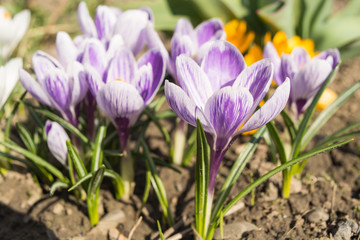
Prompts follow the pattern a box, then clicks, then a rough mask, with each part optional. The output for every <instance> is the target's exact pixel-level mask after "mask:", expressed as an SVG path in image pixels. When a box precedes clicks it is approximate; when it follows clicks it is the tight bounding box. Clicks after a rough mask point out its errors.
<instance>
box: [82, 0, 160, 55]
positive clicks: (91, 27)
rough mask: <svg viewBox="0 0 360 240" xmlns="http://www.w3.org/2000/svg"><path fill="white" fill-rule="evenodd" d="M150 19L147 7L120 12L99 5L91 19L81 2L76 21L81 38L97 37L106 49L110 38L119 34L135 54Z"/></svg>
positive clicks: (142, 44)
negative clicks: (81, 34)
mask: <svg viewBox="0 0 360 240" xmlns="http://www.w3.org/2000/svg"><path fill="white" fill-rule="evenodd" d="M152 20H153V16H152V13H151V11H150V10H149V9H145V8H144V9H131V10H127V11H124V12H121V10H120V9H118V8H114V7H108V6H104V5H99V6H98V7H97V9H96V13H95V21H93V20H92V18H91V16H90V14H89V10H88V8H87V6H86V3H85V2H81V3H80V4H79V7H78V22H79V25H80V29H81V31H82V33H83V36H82V37H80V38H81V39H82V38H97V39H99V40H100V41H101V42H102V43H103V44H104V46H105V48H106V49H107V48H108V46H109V43H110V41H111V39H112V38H113V37H114V36H116V35H119V36H120V37H121V38H122V40H123V42H124V44H125V45H126V46H127V47H128V48H130V49H131V51H132V52H133V53H134V54H135V55H137V54H138V53H139V52H140V51H141V50H142V49H143V47H144V46H145V38H144V36H143V34H144V29H145V28H146V27H147V25H148V23H149V22H152ZM77 41H79V38H78V39H77ZM80 41H81V40H80Z"/></svg>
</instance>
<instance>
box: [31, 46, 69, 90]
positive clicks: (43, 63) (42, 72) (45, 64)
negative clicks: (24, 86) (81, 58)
mask: <svg viewBox="0 0 360 240" xmlns="http://www.w3.org/2000/svg"><path fill="white" fill-rule="evenodd" d="M32 63H33V67H34V72H35V75H36V78H37V80H38V81H39V83H40V85H41V86H42V87H44V79H45V77H46V76H47V75H48V74H49V73H50V72H52V71H53V70H54V69H55V68H60V69H63V67H62V65H61V64H60V63H59V62H58V60H56V59H55V58H53V57H52V56H50V55H49V54H47V53H45V52H43V51H36V52H35V53H34V55H33V57H32Z"/></svg>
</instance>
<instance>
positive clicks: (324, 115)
mask: <svg viewBox="0 0 360 240" xmlns="http://www.w3.org/2000/svg"><path fill="white" fill-rule="evenodd" d="M359 88H360V82H357V83H355V84H353V85H352V86H351V87H349V88H348V89H347V90H346V91H345V92H343V93H342V94H340V95H339V96H338V97H337V99H336V100H335V101H334V102H333V103H332V104H330V106H328V107H327V108H325V109H324V110H323V111H322V112H321V113H320V114H319V116H318V117H317V118H316V119H315V121H314V122H313V123H312V124H311V126H310V127H309V129H308V130H307V131H306V132H305V135H304V137H303V139H302V141H301V150H304V149H305V148H306V146H307V145H308V144H309V142H310V141H311V139H313V137H314V136H315V135H316V133H317V132H318V131H319V130H320V129H321V128H322V127H323V126H324V124H325V123H326V122H327V121H328V120H329V119H330V118H331V117H332V116H333V115H334V114H335V112H336V111H337V110H338V109H339V108H340V107H341V106H342V105H343V104H344V103H345V102H346V100H348V99H349V98H350V97H351V96H352V95H353V94H354V93H355V92H356V91H357V90H358V89H359Z"/></svg>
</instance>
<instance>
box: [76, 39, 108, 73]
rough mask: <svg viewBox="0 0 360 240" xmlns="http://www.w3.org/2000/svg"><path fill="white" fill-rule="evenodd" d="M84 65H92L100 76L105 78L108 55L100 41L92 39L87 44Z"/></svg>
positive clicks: (83, 59) (83, 58)
mask: <svg viewBox="0 0 360 240" xmlns="http://www.w3.org/2000/svg"><path fill="white" fill-rule="evenodd" d="M82 63H83V64H89V65H91V66H92V67H93V68H95V69H96V71H97V72H98V73H99V75H100V76H103V74H104V71H105V68H106V53H105V49H104V46H103V45H102V44H101V42H100V41H99V40H97V39H91V40H89V41H88V42H87V43H86V45H85V49H84V52H83V57H82Z"/></svg>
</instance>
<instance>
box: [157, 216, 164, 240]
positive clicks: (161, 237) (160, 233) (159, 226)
mask: <svg viewBox="0 0 360 240" xmlns="http://www.w3.org/2000/svg"><path fill="white" fill-rule="evenodd" d="M156 222H157V227H158V229H159V237H160V239H161V240H165V237H164V234H163V232H162V230H161V225H160V222H159V220H156Z"/></svg>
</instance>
